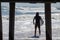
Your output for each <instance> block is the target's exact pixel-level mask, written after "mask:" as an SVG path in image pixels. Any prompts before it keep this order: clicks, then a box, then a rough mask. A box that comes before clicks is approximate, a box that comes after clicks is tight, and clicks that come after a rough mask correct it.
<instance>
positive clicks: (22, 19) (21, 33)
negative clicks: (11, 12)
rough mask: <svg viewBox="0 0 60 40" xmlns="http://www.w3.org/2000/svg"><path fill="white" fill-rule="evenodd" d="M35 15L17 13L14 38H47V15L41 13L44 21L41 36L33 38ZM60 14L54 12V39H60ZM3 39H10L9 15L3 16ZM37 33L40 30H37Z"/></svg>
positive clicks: (52, 17)
mask: <svg viewBox="0 0 60 40" xmlns="http://www.w3.org/2000/svg"><path fill="white" fill-rule="evenodd" d="M34 16H35V15H27V14H24V15H15V26H14V27H15V28H14V40H46V35H45V34H46V33H45V32H46V30H45V15H44V14H43V15H40V16H41V17H42V19H43V21H44V24H43V25H42V26H41V35H40V37H39V38H31V37H32V36H33V35H34V25H33V18H34ZM59 16H60V14H58V13H56V14H52V16H51V20H52V39H53V40H60V17H59ZM2 20H3V21H2V25H3V40H8V38H9V37H8V36H9V16H2ZM37 35H39V34H38V30H37Z"/></svg>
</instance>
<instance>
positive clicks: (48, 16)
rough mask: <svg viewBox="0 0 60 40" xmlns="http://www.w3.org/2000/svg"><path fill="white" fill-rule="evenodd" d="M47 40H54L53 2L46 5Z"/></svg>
mask: <svg viewBox="0 0 60 40" xmlns="http://www.w3.org/2000/svg"><path fill="white" fill-rule="evenodd" d="M45 24H46V40H52V28H51V2H46V3H45Z"/></svg>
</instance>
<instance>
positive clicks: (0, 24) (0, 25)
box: [0, 1, 3, 40]
mask: <svg viewBox="0 0 60 40" xmlns="http://www.w3.org/2000/svg"><path fill="white" fill-rule="evenodd" d="M2 39H3V38H2V15H1V1H0V40H2Z"/></svg>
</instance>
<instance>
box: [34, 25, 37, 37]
mask: <svg viewBox="0 0 60 40" xmlns="http://www.w3.org/2000/svg"><path fill="white" fill-rule="evenodd" d="M36 30H37V25H36V24H35V35H34V36H36Z"/></svg>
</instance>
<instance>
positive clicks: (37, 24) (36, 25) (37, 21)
mask: <svg viewBox="0 0 60 40" xmlns="http://www.w3.org/2000/svg"><path fill="white" fill-rule="evenodd" d="M34 20H35V23H34ZM40 21H41V22H40ZM40 23H42V24H43V20H42V18H41V16H39V13H38V12H37V13H36V16H35V17H34V19H33V24H35V33H34V34H35V35H34V36H36V30H37V27H38V29H39V35H40V34H41V31H40V26H41V25H40Z"/></svg>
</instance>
